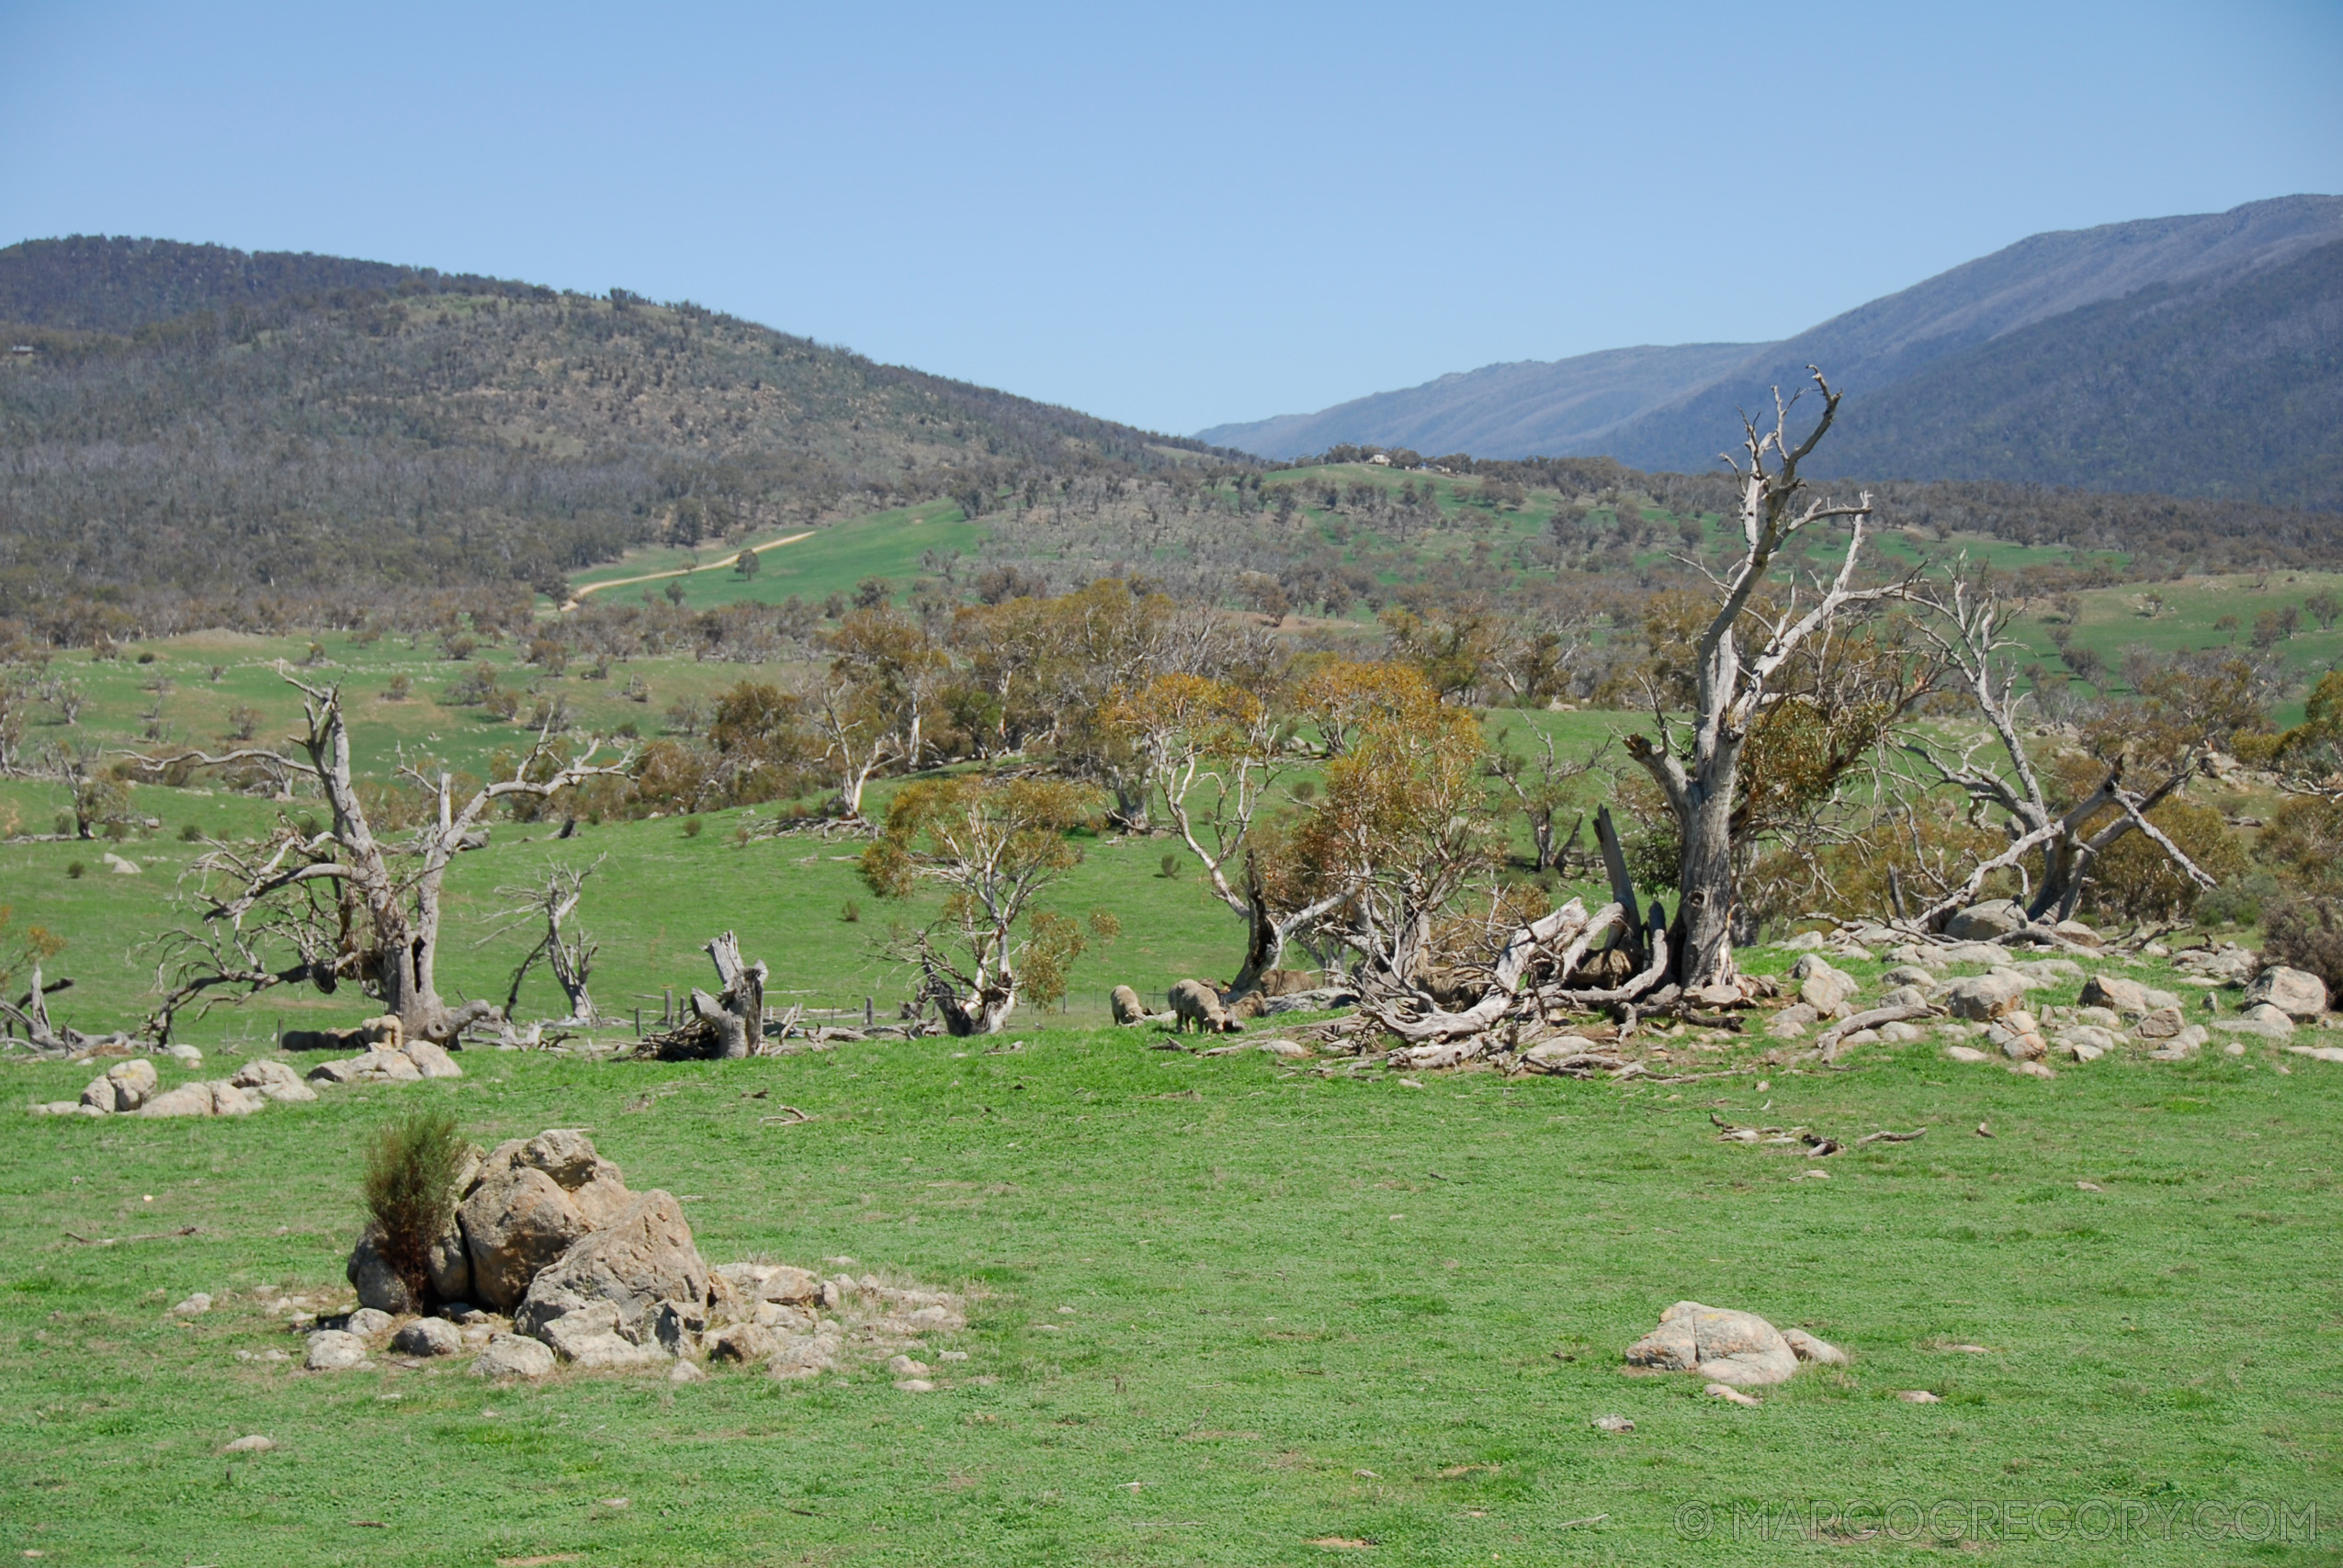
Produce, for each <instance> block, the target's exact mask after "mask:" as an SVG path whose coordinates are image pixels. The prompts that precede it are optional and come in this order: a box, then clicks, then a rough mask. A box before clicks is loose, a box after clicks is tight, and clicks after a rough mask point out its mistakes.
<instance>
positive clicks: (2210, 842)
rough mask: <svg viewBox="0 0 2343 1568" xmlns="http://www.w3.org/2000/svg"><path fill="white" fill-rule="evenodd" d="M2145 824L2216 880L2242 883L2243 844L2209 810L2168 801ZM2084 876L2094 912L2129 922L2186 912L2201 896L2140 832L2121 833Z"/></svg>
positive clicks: (2247, 864) (2244, 869)
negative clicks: (2161, 834)
mask: <svg viewBox="0 0 2343 1568" xmlns="http://www.w3.org/2000/svg"><path fill="white" fill-rule="evenodd" d="M2148 820H2149V821H2151V822H2153V823H2155V824H2156V827H2157V828H2158V829H2162V830H2163V832H2164V834H2165V835H2166V837H2168V838H2169V839H2170V840H2172V841H2173V842H2174V843H2176V844H2178V845H2179V846H2180V850H2181V852H2182V853H2184V854H2186V855H2187V856H2188V857H2189V858H2190V860H2192V861H2194V862H2196V863H2197V864H2198V865H2199V866H2200V867H2202V869H2203V870H2204V872H2205V873H2206V874H2208V875H2210V876H2212V877H2213V878H2214V879H2215V880H2216V881H2217V882H2220V883H2224V884H2225V883H2230V882H2236V881H2241V880H2242V879H2243V878H2244V877H2245V876H2246V875H2247V873H2248V872H2249V871H2250V870H2251V869H2252V865H2251V863H2250V862H2249V861H2247V858H2246V851H2245V846H2244V845H2242V844H2241V843H2239V842H2238V840H2237V837H2236V835H2235V834H2234V833H2232V832H2231V831H2230V830H2229V828H2228V825H2227V824H2226V823H2224V821H2223V820H2222V819H2221V813H2220V812H2218V811H2215V810H2214V809H2213V807H2210V806H2199V805H2197V804H2196V803H2195V802H2193V801H2187V800H2168V801H2166V802H2165V803H2164V804H2163V805H2161V806H2159V807H2156V809H2155V810H2153V811H2151V812H2149V813H2148ZM2094 825H2096V824H2094ZM2085 874H2086V875H2087V876H2088V877H2089V879H2090V881H2089V886H2088V888H2087V890H2086V898H2087V903H2088V908H2090V910H2091V911H2092V912H2093V913H2099V914H2111V915H2119V916H2122V917H2124V918H2126V919H2151V918H2154V917H2156V916H2162V915H2175V914H2187V913H2188V912H2189V911H2190V910H2191V909H2193V908H2195V907H2196V903H2197V900H2198V898H2199V897H2202V895H2201V894H2200V893H2199V892H2198V890H2197V885H2196V884H2195V883H2193V882H2191V881H2190V880H2189V878H2188V877H2187V876H2186V875H2184V874H2182V873H2181V871H2180V868H2179V866H2177V865H2175V864H2173V863H2172V859H2171V857H2170V856H2169V855H2167V854H2166V853H2165V852H2164V851H2163V849H2162V848H2161V847H2159V846H2158V845H2157V844H2156V841H2155V840H2152V839H2150V838H2149V837H2148V836H2147V835H2146V834H2145V833H2140V832H2131V833H2126V834H2124V835H2123V836H2122V838H2120V839H2118V840H2115V842H2114V843H2112V844H2111V845H2109V846H2108V848H2107V851H2106V852H2105V853H2103V854H2101V855H2100V857H2099V858H2098V859H2097V860H2096V861H2094V862H2092V863H2091V865H2090V868H2089V870H2088V872H2086V873H2085Z"/></svg>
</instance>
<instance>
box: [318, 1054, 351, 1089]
mask: <svg viewBox="0 0 2343 1568" xmlns="http://www.w3.org/2000/svg"><path fill="white" fill-rule="evenodd" d="M363 1059H364V1058H362V1057H358V1056H337V1057H335V1058H334V1060H332V1061H330V1062H320V1063H318V1065H317V1066H313V1067H311V1069H310V1070H309V1075H308V1076H309V1081H310V1082H311V1083H313V1084H320V1083H322V1084H353V1083H356V1082H357V1081H358V1063H359V1062H360V1061H361V1060H363Z"/></svg>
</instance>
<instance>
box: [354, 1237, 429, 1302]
mask: <svg viewBox="0 0 2343 1568" xmlns="http://www.w3.org/2000/svg"><path fill="white" fill-rule="evenodd" d="M343 1273H344V1275H345V1277H346V1278H347V1279H348V1280H349V1281H350V1286H351V1288H352V1289H353V1290H355V1291H357V1293H358V1304H359V1305H360V1306H362V1307H372V1308H373V1309H374V1310H376V1311H377V1312H387V1313H389V1314H391V1315H392V1316H394V1317H396V1316H403V1315H404V1314H407V1313H411V1312H419V1311H421V1310H422V1307H423V1303H421V1302H419V1301H417V1300H415V1295H414V1292H413V1291H412V1290H410V1289H408V1288H407V1281H406V1280H403V1279H402V1278H401V1277H400V1274H399V1271H398V1270H397V1269H393V1268H391V1267H390V1259H389V1258H385V1257H384V1256H383V1255H382V1230H381V1227H379V1225H371V1224H370V1225H368V1226H367V1228H366V1232H365V1234H364V1235H360V1236H359V1237H358V1244H357V1247H353V1248H351V1249H350V1261H349V1263H348V1264H347V1266H345V1268H344V1269H343Z"/></svg>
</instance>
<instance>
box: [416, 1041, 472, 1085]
mask: <svg viewBox="0 0 2343 1568" xmlns="http://www.w3.org/2000/svg"><path fill="white" fill-rule="evenodd" d="M400 1054H401V1055H403V1056H405V1057H406V1058H407V1060H408V1061H410V1062H413V1064H414V1065H415V1070H416V1071H417V1072H419V1073H421V1074H422V1075H423V1076H424V1077H427V1078H459V1077H463V1076H464V1069H463V1068H461V1067H459V1066H456V1058H455V1057H453V1056H450V1055H448V1054H447V1050H446V1048H445V1047H443V1046H439V1045H435V1044H433V1043H431V1042H430V1041H428V1040H410V1041H408V1042H407V1043H406V1045H405V1047H404V1048H403V1049H402V1051H401V1053H400Z"/></svg>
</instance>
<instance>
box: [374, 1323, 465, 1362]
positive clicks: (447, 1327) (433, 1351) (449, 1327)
mask: <svg viewBox="0 0 2343 1568" xmlns="http://www.w3.org/2000/svg"><path fill="white" fill-rule="evenodd" d="M390 1348H392V1349H393V1350H396V1351H398V1352H399V1353H400V1354H401V1355H402V1356H453V1355H455V1354H456V1353H457V1352H458V1351H460V1350H461V1349H463V1348H464V1331H463V1330H462V1329H460V1328H458V1327H457V1326H456V1325H454V1324H452V1323H450V1322H448V1321H447V1319H446V1318H444V1317H419V1318H417V1319H415V1320H414V1321H413V1323H410V1324H408V1325H406V1326H405V1327H404V1328H402V1329H400V1330H399V1332H398V1333H397V1334H395V1335H393V1336H391V1338H390Z"/></svg>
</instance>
